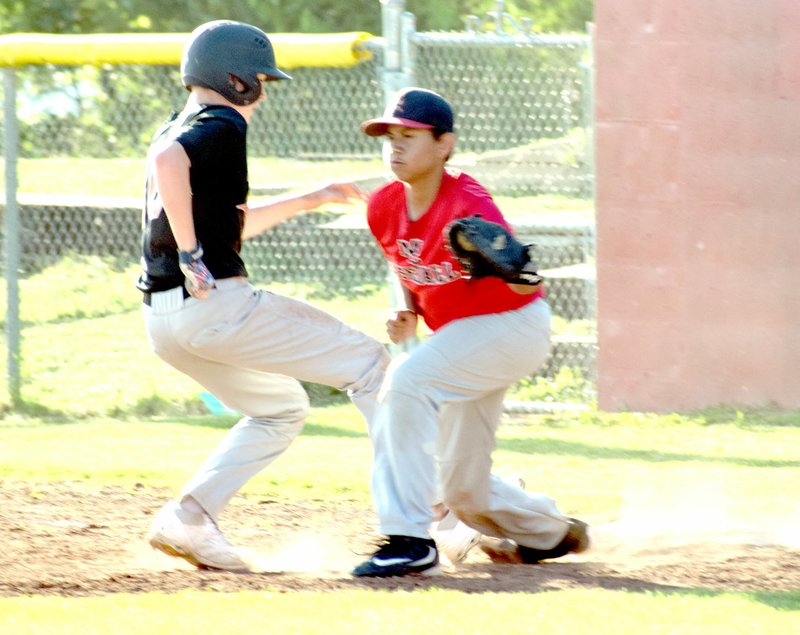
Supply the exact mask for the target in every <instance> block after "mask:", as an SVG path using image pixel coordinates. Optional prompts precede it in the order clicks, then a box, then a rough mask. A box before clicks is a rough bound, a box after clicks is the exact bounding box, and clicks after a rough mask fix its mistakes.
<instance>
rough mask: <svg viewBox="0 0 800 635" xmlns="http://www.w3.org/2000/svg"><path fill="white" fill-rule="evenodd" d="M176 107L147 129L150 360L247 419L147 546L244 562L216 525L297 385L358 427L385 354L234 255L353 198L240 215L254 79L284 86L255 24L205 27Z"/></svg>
mask: <svg viewBox="0 0 800 635" xmlns="http://www.w3.org/2000/svg"><path fill="white" fill-rule="evenodd" d="M181 74H182V77H183V82H184V85H185V86H186V88H187V89H188V90H189V91H190V94H189V98H188V99H187V102H186V106H185V108H184V110H183V111H182V112H181V113H180V114H178V115H175V116H173V117H172V118H171V119H170V120H169V121H168V122H167V123H166V124H165V125H164V126H163V127H162V128H161V129H160V130H159V131H158V132H157V133H156V135H155V138H154V140H153V143H152V145H151V148H150V152H149V153H148V161H147V163H148V179H147V184H148V190H147V199H146V204H145V208H144V215H143V235H142V251H143V256H142V267H143V269H142V274H141V276H140V278H139V283H138V288H139V289H140V290H141V291H142V292H143V298H144V305H143V314H144V321H145V325H146V328H147V333H148V336H149V339H150V344H151V346H152V348H153V350H154V351H155V352H156V354H157V355H158V356H159V357H161V358H162V359H163V360H164V361H166V362H167V363H168V364H170V365H171V366H173V367H174V368H176V369H177V370H179V371H181V372H183V373H185V374H186V375H188V376H190V377H192V378H193V379H195V380H196V381H197V382H198V383H199V384H201V385H202V386H204V387H205V388H206V389H207V390H208V391H209V392H211V393H213V394H214V395H215V396H217V397H218V398H219V399H220V401H222V403H224V404H225V405H226V406H228V407H229V408H231V409H233V410H235V411H237V412H240V413H242V414H243V417H242V418H241V420H240V421H239V422H238V423H237V424H236V425H235V426H234V427H233V428H232V429H231V430H230V431H229V432H228V433H227V435H226V436H225V437H224V438H223V439H222V441H221V442H220V444H219V445H218V446H217V448H216V449H215V450H214V451H213V452H212V454H211V455H210V456H209V457H208V459H206V461H205V462H204V463H203V464H202V465H201V466H200V467H199V468H198V470H197V472H196V473H195V475H194V476H193V477H192V478H191V479H190V480H189V482H188V483H187V484H186V485H185V486H184V487H183V489H182V491H181V494H180V497H178V499H177V500H174V501H170V502H168V503H167V504H166V505H164V507H163V508H162V509H161V510H160V511H159V512H158V514H157V515H156V517H155V519H154V520H153V523H152V528H151V530H150V535H149V540H150V544H151V545H152V546H153V547H154V548H156V549H160V550H161V551H163V552H165V553H167V554H169V555H171V556H175V557H179V558H183V559H185V560H187V561H188V562H190V563H192V564H194V565H196V566H198V567H207V568H214V569H227V570H242V569H247V568H249V563H248V562H247V559H246V558H245V557H244V555H243V553H242V552H241V551H240V550H239V549H237V548H235V547H233V546H232V545H231V544H229V543H228V541H227V540H226V539H225V537H224V536H223V535H222V533H221V532H220V530H219V528H218V526H217V520H218V518H219V516H220V514H221V513H222V511H223V509H224V508H225V506H226V505H227V503H228V501H229V500H230V499H231V497H233V496H234V494H236V492H237V491H238V490H239V489H240V488H241V487H242V486H243V485H244V484H245V483H246V482H247V481H248V480H249V479H250V478H252V477H253V476H254V475H255V474H257V473H258V472H259V471H260V470H262V469H263V468H264V467H266V466H267V465H269V464H270V463H271V462H272V461H273V460H274V459H275V458H277V457H278V456H279V455H280V454H281V453H283V451H284V450H286V448H287V447H288V446H289V444H290V443H291V442H292V440H293V439H294V438H295V437H296V436H297V435H298V434H299V432H300V430H301V429H302V427H303V421H304V419H305V416H306V413H307V411H308V396H307V395H306V393H305V391H304V390H303V388H302V386H301V384H300V382H299V381H298V380H305V381H309V382H315V383H320V384H326V385H329V386H334V387H336V388H339V389H340V390H344V391H347V394H348V395H349V396H350V398H351V399H352V401H353V403H354V404H355V405H356V406H357V407H358V408H359V410H360V411H361V412H362V414H363V415H364V417H365V418H366V420H367V422H369V421H370V420H371V418H372V415H373V410H374V406H375V400H376V397H377V393H378V390H379V388H380V386H381V383H382V381H383V377H384V373H385V369H386V366H387V365H388V363H389V355H388V354H387V352H386V350H385V347H384V346H383V345H382V344H381V343H380V342H378V341H376V340H374V339H372V338H370V337H368V336H367V335H365V334H363V333H361V332H359V331H356V330H354V329H352V328H350V327H348V326H346V325H345V324H343V323H342V322H340V321H339V320H337V319H335V318H334V317H332V316H330V315H328V314H327V313H324V312H322V311H320V310H318V309H316V308H314V307H312V306H310V305H308V304H305V303H303V302H300V301H297V300H294V299H291V298H286V297H282V296H279V295H276V294H274V293H270V292H269V291H266V290H261V289H256V288H254V287H253V286H252V285H251V284H250V283H249V282H248V279H247V269H246V267H245V264H244V262H243V261H242V258H241V257H240V250H241V245H242V240H244V239H246V238H249V237H251V236H255V235H257V234H260V233H261V232H263V231H265V230H267V229H269V228H270V227H273V226H275V225H277V224H278V223H280V222H281V221H283V220H286V219H288V218H291V217H293V216H295V215H297V214H298V213H301V212H302V211H304V210H310V209H314V208H316V207H318V206H319V205H321V204H323V203H326V202H332V201H335V202H346V201H348V200H352V198H353V197H357V196H359V192H358V190H357V189H356V188H354V187H353V186H351V185H349V184H333V185H330V186H327V187H323V188H321V189H319V190H316V191H312V192H308V193H306V194H301V195H296V196H289V197H286V198H284V199H282V200H275V201H272V202H270V203H267V204H265V205H258V206H252V207H249V206H248V205H247V203H246V201H247V195H248V180H247V158H246V134H247V125H248V121H249V120H250V117H251V116H252V115H253V113H254V111H255V109H256V108H257V107H258V106H259V105H260V104H261V103H262V102H263V101H264V99H265V92H264V87H263V86H262V82H266V81H269V80H287V79H290V77H289V76H288V75H286V74H285V73H284V72H283V71H281V70H279V69H278V68H277V67H276V65H275V57H274V53H273V49H272V45H271V43H270V41H269V38H268V37H267V36H266V34H265V33H264V32H263V31H261V30H260V29H258V28H256V27H253V26H250V25H247V24H242V23H239V22H231V21H225V20H220V21H214V22H210V23H207V24H204V25H201V26H200V27H198V28H197V29H195V31H194V32H193V33H192V36H191V37H190V39H189V41H188V42H187V44H186V46H185V48H184V51H183V58H182V61H181Z"/></svg>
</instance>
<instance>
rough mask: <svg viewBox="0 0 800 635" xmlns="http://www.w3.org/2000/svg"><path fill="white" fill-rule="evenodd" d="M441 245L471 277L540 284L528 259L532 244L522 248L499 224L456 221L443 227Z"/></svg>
mask: <svg viewBox="0 0 800 635" xmlns="http://www.w3.org/2000/svg"><path fill="white" fill-rule="evenodd" d="M445 242H446V244H447V246H448V247H449V249H450V250H451V251H452V252H453V254H455V257H456V258H457V259H458V262H459V263H460V264H461V269H462V270H463V271H464V273H467V274H469V275H470V276H472V277H473V278H482V277H485V276H497V277H499V278H502V279H503V280H505V281H506V282H512V283H514V284H527V285H537V284H539V283H540V282H541V281H542V276H540V275H539V274H538V273H536V269H537V265H536V263H535V262H534V261H533V258H532V254H531V252H532V251H533V245H523V244H522V243H521V242H519V241H518V240H517V239H516V238H514V237H513V236H512V235H511V234H510V233H509V232H508V230H507V229H506V228H505V227H503V226H502V225H500V224H499V223H493V222H491V221H487V220H484V219H482V218H481V217H480V216H478V215H474V216H468V217H467V218H460V219H458V220H455V221H453V222H452V223H450V224H449V225H448V226H447V227H446V228H445Z"/></svg>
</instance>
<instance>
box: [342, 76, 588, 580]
mask: <svg viewBox="0 0 800 635" xmlns="http://www.w3.org/2000/svg"><path fill="white" fill-rule="evenodd" d="M362 130H363V131H364V132H365V133H366V134H368V135H371V136H386V137H387V143H388V144H389V145H390V147H391V155H390V161H391V169H392V171H393V172H394V174H395V176H396V177H397V180H394V181H392V182H390V183H388V184H386V185H384V186H382V187H380V188H379V189H377V190H376V191H374V192H373V193H372V195H371V196H370V198H369V202H368V207H367V219H368V223H369V227H370V229H371V231H372V233H373V235H374V236H375V238H376V240H377V241H378V244H379V245H380V248H381V249H382V251H383V253H384V255H385V256H386V258H387V260H388V262H389V263H390V265H391V267H392V269H393V270H394V272H395V274H396V275H397V276H398V278H399V279H400V281H401V283H402V285H403V289H404V291H405V296H406V301H407V303H406V306H405V307H403V308H402V309H401V310H399V311H398V313H397V314H396V316H395V317H394V318H393V319H391V320H390V321H389V322H388V324H387V327H388V332H389V336H390V338H391V339H392V341H393V342H395V343H398V342H401V341H404V340H405V339H407V338H409V337H412V336H413V335H414V334H415V333H416V328H417V318H418V316H419V317H422V319H423V320H424V321H425V323H426V324H427V326H428V327H429V328H430V329H431V330H432V331H433V333H432V334H431V335H430V336H429V337H427V338H426V339H424V340H423V341H422V343H421V344H420V345H419V346H417V347H416V348H414V349H412V351H411V352H410V354H402V355H399V356H397V357H396V358H395V359H394V360H393V362H392V364H391V365H390V367H389V371H388V374H387V377H386V380H385V382H384V385H383V388H382V389H381V395H380V397H379V406H378V411H377V413H376V416H375V419H374V420H373V429H372V441H373V444H374V452H375V457H374V464H373V476H372V489H373V499H374V503H375V507H376V510H377V512H378V517H379V520H380V532H381V533H382V534H385V535H386V536H387V539H386V541H385V543H384V544H383V545H382V546H381V547H380V548H379V549H378V550H377V551H376V552H375V553H374V554H373V555H372V556H371V557H370V558H369V559H368V560H366V561H365V562H363V563H362V564H360V565H359V566H357V567H356V568H355V569H354V570H353V574H354V575H356V576H394V575H404V574H408V573H422V572H429V573H430V572H434V571H435V570H436V569H437V564H438V561H439V554H438V549H437V545H436V543H435V542H434V540H433V539H431V537H430V533H429V529H430V526H431V521H432V517H431V507H432V504H433V503H435V502H436V500H437V472H438V476H439V488H438V496H439V497H441V501H442V502H443V503H444V505H445V506H446V507H447V508H449V510H450V511H451V512H452V513H453V514H455V515H456V516H457V517H458V518H459V519H460V520H461V521H463V522H464V523H466V524H467V525H468V526H469V527H471V528H473V529H474V530H476V531H478V532H480V533H482V534H484V535H487V536H495V537H498V538H504V539H508V540H511V541H513V543H515V544H516V552H517V556H518V559H519V560H520V561H522V562H525V563H536V562H540V561H541V560H545V559H549V558H558V557H561V556H564V555H566V554H567V553H571V552H580V551H583V550H585V549H586V548H588V546H589V538H588V533H587V526H586V524H585V523H583V522H582V521H579V520H577V519H574V518H568V517H567V516H565V515H564V514H562V513H561V512H560V511H559V510H558V509H557V507H556V505H555V503H554V501H553V500H552V499H551V498H549V497H548V496H545V495H543V494H537V493H529V492H526V491H524V490H523V489H522V488H521V487H520V486H519V485H518V484H516V483H511V482H507V481H505V480H502V479H500V478H498V477H497V476H495V475H493V474H492V473H491V467H492V451H493V450H494V447H495V434H496V431H497V427H498V425H499V422H500V416H501V414H502V410H503V398H504V395H505V392H506V390H507V389H508V387H509V386H510V385H512V384H513V383H515V382H517V381H518V380H520V379H521V378H523V377H526V376H529V375H531V374H532V373H534V372H535V371H536V370H537V369H538V368H539V367H540V366H541V364H542V363H543V362H544V361H545V358H546V356H547V354H548V351H549V349H550V317H551V315H550V308H549V306H548V304H547V302H546V300H545V299H544V297H543V292H542V289H541V285H533V286H531V285H523V284H514V283H509V282H506V281H505V280H502V279H500V278H499V277H493V276H486V277H481V278H471V277H469V276H466V275H465V274H463V273H462V270H461V268H460V265H459V264H458V260H457V259H456V258H455V257H454V254H453V253H452V252H451V251H450V250H449V249H448V248H447V245H446V242H445V234H446V230H447V228H448V225H449V224H450V223H451V222H453V221H454V220H456V219H459V218H465V217H468V216H472V215H475V214H479V215H480V216H481V217H482V218H483V219H485V220H487V221H493V222H496V223H499V224H501V225H503V226H504V227H506V228H507V229H509V227H508V224H507V222H506V221H505V219H504V218H503V215H502V213H501V212H500V210H499V209H498V208H497V206H496V205H495V203H494V201H493V200H492V197H491V196H490V195H489V193H488V192H487V191H486V190H485V189H484V187H483V186H482V185H481V184H480V183H478V182H477V181H476V180H475V179H473V178H472V177H470V176H468V175H467V174H464V173H462V172H458V171H455V170H450V169H447V168H446V167H445V165H446V162H447V160H448V159H449V157H450V155H451V153H452V152H453V147H454V144H455V134H454V125H453V112H452V109H451V107H450V105H449V103H448V102H447V101H446V100H445V99H443V98H442V97H441V96H440V95H437V94H436V93H434V92H431V91H428V90H424V89H420V88H411V89H405V90H403V91H400V92H399V93H398V94H397V95H396V96H395V98H394V99H393V101H392V102H391V103H390V104H389V106H388V107H387V110H386V112H385V113H384V116H382V117H380V118H377V119H372V120H370V121H367V122H364V123H363V124H362ZM437 459H438V466H437ZM437 467H438V470H437Z"/></svg>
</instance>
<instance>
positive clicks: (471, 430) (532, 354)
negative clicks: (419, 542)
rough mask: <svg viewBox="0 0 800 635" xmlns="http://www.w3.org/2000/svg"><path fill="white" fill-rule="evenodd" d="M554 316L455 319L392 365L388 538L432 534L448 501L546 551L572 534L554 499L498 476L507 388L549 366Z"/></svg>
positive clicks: (384, 435) (487, 526)
mask: <svg viewBox="0 0 800 635" xmlns="http://www.w3.org/2000/svg"><path fill="white" fill-rule="evenodd" d="M550 318H551V314H550V307H549V306H548V304H547V302H546V301H545V300H543V299H542V300H537V301H535V302H533V303H531V304H528V305H526V306H524V307H522V308H521V309H517V310H515V311H505V312H502V313H493V314H488V315H478V316H473V317H468V318H463V319H460V320H454V321H453V322H450V323H449V324H447V325H445V326H444V327H442V328H441V329H439V330H437V331H436V332H435V333H434V334H433V335H431V336H430V337H429V338H428V339H427V340H425V341H423V342H422V343H421V344H420V345H419V346H418V347H416V348H415V349H413V350H412V351H411V352H410V354H406V355H401V356H398V357H396V358H395V359H394V360H393V361H392V364H391V366H390V367H389V370H388V373H387V378H386V381H385V382H384V388H383V390H382V391H381V396H380V398H379V406H378V411H377V413H376V415H375V421H374V425H373V438H372V441H373V445H374V448H375V461H374V464H373V476H372V491H373V499H374V501H375V507H376V509H377V512H378V516H379V518H380V530H381V533H384V534H387V535H393V534H397V535H403V536H417V537H420V538H425V537H428V528H429V525H430V522H431V505H432V503H433V502H434V501H437V500H440V501H441V502H443V503H444V505H445V506H446V507H448V508H449V509H450V510H451V511H452V512H453V513H455V514H456V516H458V518H460V519H461V520H462V521H464V522H465V523H467V524H468V525H470V526H471V527H472V528H474V529H476V530H478V531H480V532H481V533H483V534H485V535H488V536H497V537H499V538H510V539H512V540H514V541H515V542H517V543H518V544H521V545H524V546H526V547H533V548H537V549H550V548H552V547H554V546H555V545H556V544H557V543H558V542H559V541H560V540H561V539H562V538H563V537H564V535H565V533H566V531H567V529H568V519H567V517H566V516H564V515H563V514H562V513H561V512H559V510H558V509H557V507H556V504H555V502H554V501H553V499H551V498H550V497H549V496H547V495H545V494H542V493H535V492H526V491H524V490H523V489H522V488H521V487H520V486H519V485H518V484H516V483H510V482H507V481H505V480H503V479H501V478H499V477H497V476H496V475H494V474H492V453H493V451H494V449H495V435H496V432H497V428H498V426H499V425H500V417H501V415H502V412H503V398H504V395H505V392H506V389H507V388H508V387H509V386H510V385H511V384H513V383H514V382H516V381H518V380H519V379H521V378H523V377H526V376H528V375H530V374H532V373H533V372H534V371H536V370H537V369H538V368H539V367H540V366H541V365H542V363H543V362H544V361H545V359H546V357H547V354H548V352H549V350H550ZM437 459H438V464H437ZM437 468H438V469H437ZM437 478H438V484H437ZM437 485H438V493H437Z"/></svg>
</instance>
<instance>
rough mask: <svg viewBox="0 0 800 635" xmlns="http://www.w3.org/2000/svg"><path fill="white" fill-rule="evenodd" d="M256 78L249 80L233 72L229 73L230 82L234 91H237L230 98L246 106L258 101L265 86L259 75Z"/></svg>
mask: <svg viewBox="0 0 800 635" xmlns="http://www.w3.org/2000/svg"><path fill="white" fill-rule="evenodd" d="M254 79H255V81H247V80H245V79H243V78H241V77H239V76H237V75H234V74H233V73H228V83H229V84H230V85H231V89H232V92H233V93H235V95H232V96H229V97H228V99H229V100H230V101H231V102H233V103H234V104H236V105H238V106H246V105H248V104H252V103H253V102H254V101H256V100H257V99H258V98H259V97H261V91H262V90H263V88H262V86H261V82H260V81H259V79H258V77H255V78H254Z"/></svg>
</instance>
